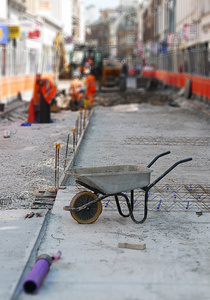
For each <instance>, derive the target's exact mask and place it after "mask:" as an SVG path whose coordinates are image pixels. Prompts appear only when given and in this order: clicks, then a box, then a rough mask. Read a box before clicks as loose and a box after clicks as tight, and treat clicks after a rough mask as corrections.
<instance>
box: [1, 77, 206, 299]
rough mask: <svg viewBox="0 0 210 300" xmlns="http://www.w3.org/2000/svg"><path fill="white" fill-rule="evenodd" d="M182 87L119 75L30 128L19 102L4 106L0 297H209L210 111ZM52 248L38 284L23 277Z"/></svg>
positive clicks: (62, 85) (24, 107) (63, 85)
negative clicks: (122, 87)
mask: <svg viewBox="0 0 210 300" xmlns="http://www.w3.org/2000/svg"><path fill="white" fill-rule="evenodd" d="M58 87H59V89H60V90H61V91H63V90H68V88H69V81H68V80H66V81H59V84H58ZM183 93H184V91H180V90H175V89H173V88H168V87H167V88H166V87H156V88H155V89H153V90H148V89H147V88H142V87H139V88H138V86H137V83H136V79H135V78H132V77H129V78H127V90H126V91H124V92H121V91H119V90H118V89H117V88H111V89H109V88H104V89H103V90H102V91H101V92H99V91H97V92H96V95H95V101H94V104H93V105H92V106H91V107H84V109H81V110H78V111H72V110H71V109H66V108H64V109H60V110H58V111H55V112H51V119H52V120H53V122H51V123H32V124H30V125H31V126H26V123H27V122H26V121H27V118H28V112H29V103H28V102H25V101H19V100H17V101H16V102H14V103H12V104H11V105H8V107H7V108H6V110H5V111H4V112H2V113H1V120H0V131H1V135H0V144H1V154H2V155H1V162H0V164H1V180H0V185H1V189H0V209H1V221H0V222H1V226H0V234H1V245H2V256H1V259H0V264H1V275H0V276H1V280H0V282H1V288H0V298H1V299H29V297H31V294H36V296H35V297H36V299H49V298H51V299H58V298H60V299H69V298H72V299H96V298H98V299H107V298H109V299H129V300H130V299H133V300H134V299H169V298H170V299H194V298H197V299H202V300H203V299H209V292H210V284H209V283H210V273H209V269H210V265H209V259H208V258H209V254H210V242H209V226H210V221H209V212H210V186H209V161H210V160H209V158H210V157H209V142H210V131H209V115H210V111H209V107H208V105H207V104H206V103H201V102H200V101H198V100H196V98H191V99H187V98H185V96H184V94H183ZM61 98H62V97H61ZM59 101H61V100H59ZM63 102H65V101H63ZM21 125H22V126H21ZM23 125H25V126H23ZM156 160H157V162H156ZM154 162H155V164H154ZM152 165H153V166H152ZM150 167H151V168H150ZM77 172H78V174H77ZM150 172H152V173H151V176H150ZM83 173H84V174H83ZM88 173H91V174H92V175H91V174H90V175H88ZM136 173H137V174H138V176H140V177H138V178H137V181H138V182H137V183H135V180H136V179H135V176H134V175H135V174H136ZM85 174H87V175H85ZM94 174H95V175H96V178H95V179H94V177H93V178H92V177H91V176H94ZM97 174H98V175H97ZM143 174H145V175H143ZM69 175H70V176H69ZM114 175H117V176H116V177H113V176H114ZM88 176H90V177H88ZM100 176H102V181H101V182H100V180H99V183H97V182H98V181H97V179H98V178H101V177H100ZM103 176H105V177H103ZM133 176H134V177H133ZM142 176H146V177H142ZM148 176H149V177H148ZM83 177H84V178H83ZM107 177H108V179H107ZM150 177H151V178H150ZM91 178H92V179H91ZM109 178H110V179H111V181H110V179H109ZM75 180H76V181H75ZM91 180H92V181H91ZM106 180H108V182H107V183H106ZM100 184H101V186H100ZM81 195H82V196H81ZM83 195H84V196H83ZM87 197H90V198H87ZM72 199H74V201H73V200H72ZM88 199H89V200H88ZM97 199H99V200H100V201H97ZM72 201H73V202H72ZM77 201H79V202H77ZM89 201H92V202H91V203H92V204H91V205H89V206H88V204H87V203H88V202H89ZM96 201H97V202H96ZM93 202H94V203H93ZM72 205H75V206H72ZM78 205H79V206H83V209H82V210H80V211H79V210H78V211H77V210H74V209H73V210H71V209H72V208H73V207H75V208H76V207H78ZM89 223H91V224H89ZM56 251H57V252H59V251H60V252H59V259H55V260H54V262H53V264H52V265H51V264H50V263H49V265H48V267H47V269H46V270H45V274H44V275H43V278H42V280H41V282H40V280H39V279H35V278H36V276H41V277H42V275H40V274H38V275H37V274H36V276H35V274H34V278H33V280H34V281H33V280H32V279H31V278H29V277H30V276H32V275H33V274H32V275H30V274H31V273H30V272H32V271H33V270H34V268H35V266H37V263H38V262H41V261H44V262H46V261H48V262H49V258H51V257H53V256H52V255H53V253H55V252H56ZM57 252H56V253H57ZM40 255H41V258H40ZM43 255H44V256H43ZM38 258H39V259H38ZM37 259H38V260H37ZM50 265H51V267H50V269H49V266H50ZM37 267H38V266H37ZM48 269H49V270H48ZM36 272H38V273H39V272H41V268H40V270H39V271H36Z"/></svg>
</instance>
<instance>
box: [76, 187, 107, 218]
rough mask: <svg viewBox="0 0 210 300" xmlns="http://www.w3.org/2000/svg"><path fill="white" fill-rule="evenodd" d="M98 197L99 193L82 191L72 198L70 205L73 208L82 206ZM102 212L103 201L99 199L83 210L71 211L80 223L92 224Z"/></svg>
mask: <svg viewBox="0 0 210 300" xmlns="http://www.w3.org/2000/svg"><path fill="white" fill-rule="evenodd" d="M97 198H98V197H97V195H95V194H93V193H91V192H80V193H78V194H76V195H75V196H74V197H73V198H72V200H71V202H70V207H71V208H76V207H80V206H82V205H85V204H87V203H89V202H90V201H93V200H95V199H97ZM101 212H102V205H101V201H98V202H96V203H93V204H91V205H90V206H88V207H86V208H84V209H83V210H80V211H70V214H71V215H72V217H73V218H74V219H75V220H76V221H77V222H78V223H79V224H91V223H94V222H95V221H96V220H97V219H98V217H99V216H100V214H101Z"/></svg>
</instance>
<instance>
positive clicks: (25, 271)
mask: <svg viewBox="0 0 210 300" xmlns="http://www.w3.org/2000/svg"><path fill="white" fill-rule="evenodd" d="M93 114H94V110H91V114H90V116H89V119H88V121H87V125H86V127H85V129H84V131H83V132H82V135H81V136H80V138H79V141H78V143H77V146H76V149H75V152H74V153H73V155H72V157H71V159H70V161H69V163H68V165H67V167H66V169H67V170H68V169H69V168H71V166H72V165H73V164H74V162H75V160H76V157H77V154H78V152H79V149H80V147H81V144H82V141H83V138H84V137H85V134H86V132H87V130H88V128H89V124H90V121H91V118H92V116H93ZM67 178H68V176H67V175H65V174H64V173H63V174H62V176H61V179H60V181H59V186H61V185H65V183H66V181H67ZM56 199H57V196H56V198H55V201H56ZM50 215H51V211H50V210H48V211H47V213H46V214H45V216H44V220H43V223H42V226H41V228H40V231H39V235H38V237H37V239H36V242H35V244H34V246H33V249H32V250H31V254H30V256H29V258H28V260H27V262H26V264H25V267H24V269H23V271H22V274H21V276H20V279H19V280H18V283H17V285H16V287H15V289H14V292H13V294H12V297H11V299H10V300H16V299H18V297H19V295H20V293H21V292H22V285H23V282H24V280H25V278H26V276H27V275H28V273H29V272H30V270H31V266H32V265H34V264H35V262H36V258H37V252H38V249H39V246H40V244H41V242H42V239H43V237H44V235H45V231H46V228H47V225H48V221H49V218H50Z"/></svg>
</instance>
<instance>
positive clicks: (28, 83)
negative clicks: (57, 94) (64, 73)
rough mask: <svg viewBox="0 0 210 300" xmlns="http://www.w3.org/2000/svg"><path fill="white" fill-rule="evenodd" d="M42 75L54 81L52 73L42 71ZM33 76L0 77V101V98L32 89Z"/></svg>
mask: <svg viewBox="0 0 210 300" xmlns="http://www.w3.org/2000/svg"><path fill="white" fill-rule="evenodd" d="M42 76H43V77H45V78H48V79H50V80H52V81H53V82H54V74H53V73H44V74H42ZM35 78H36V75H25V76H16V77H4V78H0V102H1V99H4V98H7V97H12V96H16V95H17V94H18V93H22V92H26V91H30V90H33V89H34V83H35Z"/></svg>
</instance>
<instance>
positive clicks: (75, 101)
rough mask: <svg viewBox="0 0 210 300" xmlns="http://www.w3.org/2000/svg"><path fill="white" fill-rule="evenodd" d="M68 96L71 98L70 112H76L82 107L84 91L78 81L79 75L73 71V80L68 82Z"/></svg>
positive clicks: (79, 80) (80, 82)
mask: <svg viewBox="0 0 210 300" xmlns="http://www.w3.org/2000/svg"><path fill="white" fill-rule="evenodd" d="M69 95H70V96H71V102H70V107H71V109H72V110H78V108H79V107H82V106H83V99H84V90H83V84H82V81H81V79H80V73H79V72H77V71H75V72H74V74H73V80H72V81H71V82H70V87H69Z"/></svg>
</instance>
